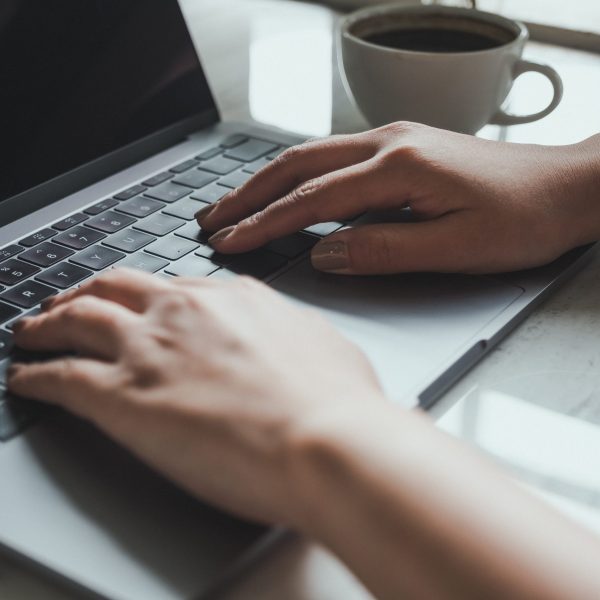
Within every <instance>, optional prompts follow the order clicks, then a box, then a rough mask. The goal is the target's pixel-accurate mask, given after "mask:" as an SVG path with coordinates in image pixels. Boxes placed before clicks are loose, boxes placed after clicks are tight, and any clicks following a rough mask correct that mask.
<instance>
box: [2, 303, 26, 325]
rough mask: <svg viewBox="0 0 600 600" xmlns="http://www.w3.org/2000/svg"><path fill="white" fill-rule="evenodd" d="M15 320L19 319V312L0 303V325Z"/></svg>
mask: <svg viewBox="0 0 600 600" xmlns="http://www.w3.org/2000/svg"><path fill="white" fill-rule="evenodd" d="M15 318H19V319H20V318H21V311H20V310H19V309H18V308H15V307H14V306H10V305H9V304H4V302H0V323H6V322H7V321H8V322H10V321H12V320H14V319H15Z"/></svg>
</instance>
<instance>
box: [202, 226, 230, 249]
mask: <svg viewBox="0 0 600 600" xmlns="http://www.w3.org/2000/svg"><path fill="white" fill-rule="evenodd" d="M234 229H235V225H231V227H225V229H221V231H217V233H215V235H213V236H212V237H210V238H208V243H209V244H210V245H211V246H214V245H215V244H219V243H221V242H222V241H223V240H225V239H226V238H228V237H229V236H230V234H231V233H232V232H233V230H234Z"/></svg>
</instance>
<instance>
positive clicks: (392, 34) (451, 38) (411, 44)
mask: <svg viewBox="0 0 600 600" xmlns="http://www.w3.org/2000/svg"><path fill="white" fill-rule="evenodd" d="M363 39H364V40H365V41H366V42H370V43H371V44H376V45H377V46H385V47H387V48H396V49H398V50H412V51H415V52H475V51H477V50H489V49H491V48H497V47H498V46H502V45H503V44H505V43H506V40H501V39H498V38H493V37H488V36H486V35H481V34H479V33H475V32H472V31H461V30H459V29H442V28H435V27H430V28H411V29H408V28H406V29H393V30H390V31H382V32H379V33H371V34H369V35H367V36H365V37H363Z"/></svg>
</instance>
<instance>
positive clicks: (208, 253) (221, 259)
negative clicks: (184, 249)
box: [195, 244, 239, 267]
mask: <svg viewBox="0 0 600 600" xmlns="http://www.w3.org/2000/svg"><path fill="white" fill-rule="evenodd" d="M195 254H196V256H202V258H206V259H208V260H210V261H212V262H214V263H215V264H216V265H219V266H221V267H226V266H227V265H230V264H231V263H232V262H233V261H234V260H235V259H236V258H237V257H238V256H239V255H237V254H221V253H220V252H217V251H216V250H215V249H214V248H212V247H211V246H207V245H206V244H203V245H202V246H200V248H198V250H196V252H195Z"/></svg>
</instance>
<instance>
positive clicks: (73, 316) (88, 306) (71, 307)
mask: <svg viewBox="0 0 600 600" xmlns="http://www.w3.org/2000/svg"><path fill="white" fill-rule="evenodd" d="M94 307H95V302H94V300H93V298H91V297H90V296H80V297H79V298H74V299H73V300H71V301H70V302H69V303H68V304H66V305H65V306H64V307H63V310H62V318H63V319H64V320H65V321H67V322H74V321H79V320H81V319H82V318H83V317H86V316H87V315H89V314H90V313H91V312H92V311H93V309H94Z"/></svg>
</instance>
